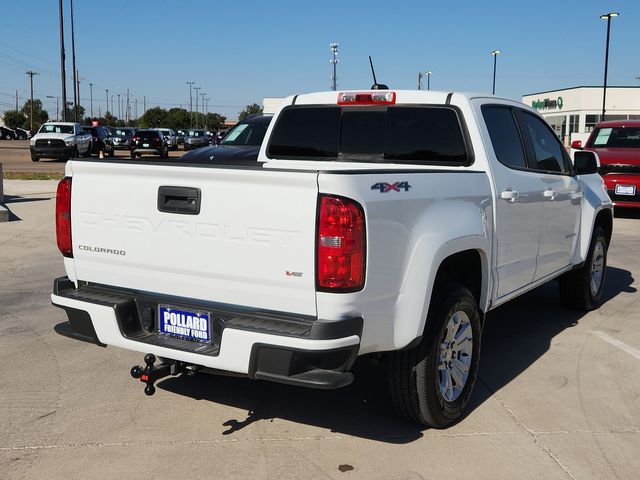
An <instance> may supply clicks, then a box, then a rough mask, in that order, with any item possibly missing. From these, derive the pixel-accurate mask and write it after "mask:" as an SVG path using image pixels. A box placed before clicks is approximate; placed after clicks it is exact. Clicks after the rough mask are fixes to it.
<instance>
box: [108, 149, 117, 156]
mask: <svg viewBox="0 0 640 480" xmlns="http://www.w3.org/2000/svg"><path fill="white" fill-rule="evenodd" d="M115 154H116V152H115V150H114V149H113V148H112V149H111V151H110V152H109V156H110V157H113V156H114V155H115Z"/></svg>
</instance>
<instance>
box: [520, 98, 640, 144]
mask: <svg viewBox="0 0 640 480" xmlns="http://www.w3.org/2000/svg"><path fill="white" fill-rule="evenodd" d="M602 94H603V88H602V86H599V87H572V88H564V89H562V90H552V91H548V92H539V93H531V94H528V95H523V97H522V103H525V104H527V105H529V106H531V107H533V108H535V109H536V110H537V111H538V112H539V113H540V115H542V116H543V117H544V118H545V120H546V121H547V122H548V123H549V125H551V126H552V127H553V129H554V130H555V131H556V134H557V135H558V137H560V139H561V140H562V141H563V143H564V144H565V145H569V144H570V143H571V141H572V140H584V139H585V138H586V137H587V136H588V134H589V132H591V130H593V127H595V125H596V124H597V123H598V122H599V121H600V118H601V116H602ZM605 117H606V120H640V86H638V87H634V86H629V87H607V104H606V115H605Z"/></svg>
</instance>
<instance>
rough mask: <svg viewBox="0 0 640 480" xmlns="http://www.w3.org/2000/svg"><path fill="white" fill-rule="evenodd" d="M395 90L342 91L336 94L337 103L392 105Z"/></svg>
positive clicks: (394, 98)
mask: <svg viewBox="0 0 640 480" xmlns="http://www.w3.org/2000/svg"><path fill="white" fill-rule="evenodd" d="M395 103H396V92H389V91H388V90H384V91H377V92H342V93H340V94H339V95H338V105H394V104H395Z"/></svg>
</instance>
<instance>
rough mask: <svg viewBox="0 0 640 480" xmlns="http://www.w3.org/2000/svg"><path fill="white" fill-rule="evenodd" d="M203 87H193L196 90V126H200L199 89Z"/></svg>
mask: <svg viewBox="0 0 640 480" xmlns="http://www.w3.org/2000/svg"><path fill="white" fill-rule="evenodd" d="M201 88H202V87H193V89H194V90H195V91H196V128H198V90H200V89H201Z"/></svg>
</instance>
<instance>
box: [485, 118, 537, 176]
mask: <svg viewBox="0 0 640 480" xmlns="http://www.w3.org/2000/svg"><path fill="white" fill-rule="evenodd" d="M482 116H483V117H484V122H485V124H486V125H487V130H489V136H490V137H491V144H492V145H493V151H494V152H495V154H496V157H497V158H498V161H499V162H500V163H502V164H503V165H506V166H507V167H512V168H527V163H526V159H525V156H524V150H523V148H522V140H521V139H520V133H519V132H518V127H517V126H516V121H515V118H514V117H513V113H512V111H511V109H510V108H508V107H483V108H482Z"/></svg>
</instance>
